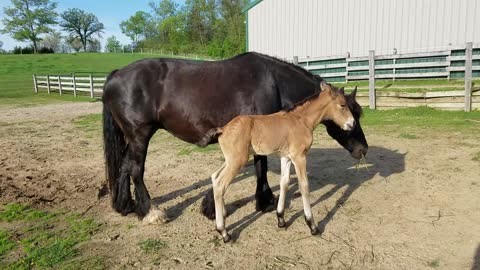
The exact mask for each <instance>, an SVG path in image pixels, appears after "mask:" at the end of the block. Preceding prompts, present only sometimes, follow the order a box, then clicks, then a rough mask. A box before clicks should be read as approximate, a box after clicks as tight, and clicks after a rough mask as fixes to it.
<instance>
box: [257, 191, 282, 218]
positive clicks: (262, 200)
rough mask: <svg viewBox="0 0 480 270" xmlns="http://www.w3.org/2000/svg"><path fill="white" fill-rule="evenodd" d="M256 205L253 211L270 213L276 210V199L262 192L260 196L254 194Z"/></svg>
mask: <svg viewBox="0 0 480 270" xmlns="http://www.w3.org/2000/svg"><path fill="white" fill-rule="evenodd" d="M255 198H256V200H257V201H256V204H255V209H256V210H257V211H262V212H264V213H266V212H272V211H273V210H275V209H276V203H277V199H276V198H275V196H273V195H272V194H271V193H268V192H264V193H261V194H255Z"/></svg>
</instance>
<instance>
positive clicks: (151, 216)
mask: <svg viewBox="0 0 480 270" xmlns="http://www.w3.org/2000/svg"><path fill="white" fill-rule="evenodd" d="M142 222H143V224H144V225H149V224H164V223H167V222H168V217H167V214H166V213H165V211H164V210H160V209H153V207H152V208H150V211H149V212H148V214H147V215H146V216H145V217H144V218H143V221H142Z"/></svg>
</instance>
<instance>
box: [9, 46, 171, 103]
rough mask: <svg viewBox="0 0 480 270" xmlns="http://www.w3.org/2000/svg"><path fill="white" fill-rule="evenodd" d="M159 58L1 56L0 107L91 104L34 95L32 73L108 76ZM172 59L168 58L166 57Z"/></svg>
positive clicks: (127, 56) (77, 99)
mask: <svg viewBox="0 0 480 270" xmlns="http://www.w3.org/2000/svg"><path fill="white" fill-rule="evenodd" d="M151 57H161V55H156V54H154V55H150V54H109V53H75V54H39V55H8V54H7V55H1V54H0V63H1V65H0V106H4V107H5V106H10V107H12V106H13V107H18V106H32V105H39V104H46V103H58V102H72V101H92V99H90V97H88V96H82V97H77V98H75V97H73V95H71V94H64V95H63V96H59V95H58V94H56V93H52V94H50V95H48V94H46V90H41V91H43V92H42V93H38V94H35V93H34V91H33V79H32V75H33V74H38V75H56V74H62V75H64V74H65V75H66V74H71V73H73V72H75V73H77V74H81V73H82V72H84V73H90V72H95V73H99V74H107V73H108V72H110V71H112V70H113V69H116V68H121V67H124V66H126V65H128V64H130V63H132V62H134V61H137V60H140V59H144V58H151ZM166 57H171V56H166Z"/></svg>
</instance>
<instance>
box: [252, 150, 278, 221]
mask: <svg viewBox="0 0 480 270" xmlns="http://www.w3.org/2000/svg"><path fill="white" fill-rule="evenodd" d="M253 160H254V164H255V173H256V175H257V190H256V192H255V199H256V205H255V207H256V209H257V211H262V212H270V211H273V210H274V209H275V197H274V196H273V193H272V190H271V189H270V186H269V185H268V181H267V170H268V166H267V157H266V156H257V155H255V156H254V157H253Z"/></svg>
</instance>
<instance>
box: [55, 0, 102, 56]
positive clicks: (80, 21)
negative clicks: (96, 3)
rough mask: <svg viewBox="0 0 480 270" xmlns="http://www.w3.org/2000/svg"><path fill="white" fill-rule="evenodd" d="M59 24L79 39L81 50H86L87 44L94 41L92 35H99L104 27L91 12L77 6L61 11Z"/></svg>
mask: <svg viewBox="0 0 480 270" xmlns="http://www.w3.org/2000/svg"><path fill="white" fill-rule="evenodd" d="M61 16H62V22H61V23H60V26H61V27H63V30H64V31H66V32H68V33H69V34H70V36H72V37H76V38H78V39H79V40H80V42H81V43H82V46H83V50H84V51H85V52H86V51H87V44H88V43H89V42H94V40H95V39H94V37H95V36H98V37H101V34H102V33H103V30H104V29H105V27H104V26H103V23H101V22H100V21H99V20H98V18H97V16H95V15H94V14H93V13H88V12H85V11H84V10H81V9H78V8H70V9H68V10H67V11H65V12H63V13H62V15H61Z"/></svg>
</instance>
